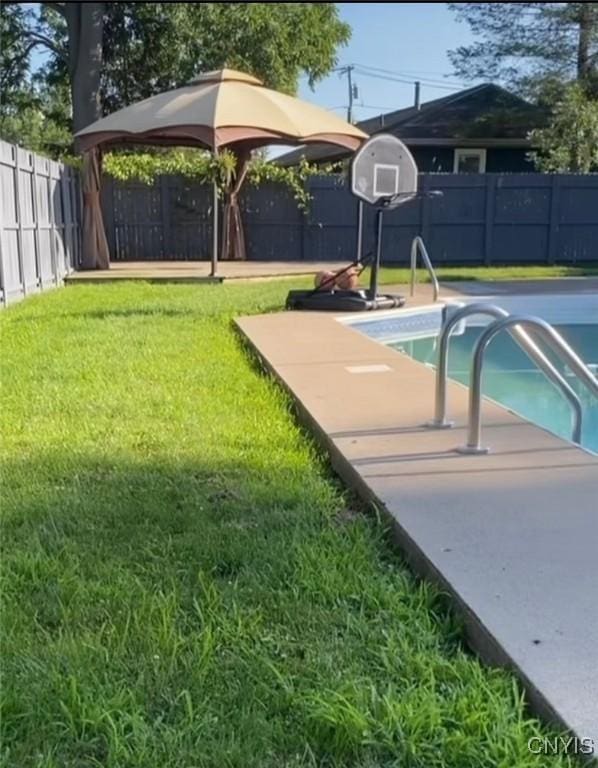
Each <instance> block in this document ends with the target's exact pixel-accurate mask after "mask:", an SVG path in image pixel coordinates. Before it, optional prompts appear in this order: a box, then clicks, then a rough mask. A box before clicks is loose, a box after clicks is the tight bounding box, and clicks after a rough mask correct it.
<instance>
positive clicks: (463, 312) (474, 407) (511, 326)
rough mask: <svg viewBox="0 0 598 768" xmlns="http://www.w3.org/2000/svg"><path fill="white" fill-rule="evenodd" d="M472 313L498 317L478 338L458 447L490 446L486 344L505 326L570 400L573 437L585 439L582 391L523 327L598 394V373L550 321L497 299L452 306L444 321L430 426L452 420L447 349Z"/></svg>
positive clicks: (468, 450) (472, 450) (480, 449)
mask: <svg viewBox="0 0 598 768" xmlns="http://www.w3.org/2000/svg"><path fill="white" fill-rule="evenodd" d="M470 315H489V316H490V317H493V318H495V319H494V322H492V323H490V325H489V326H488V327H487V328H486V329H485V331H484V332H483V333H482V335H481V336H480V338H479V339H478V341H477V343H476V345H475V347H474V351H473V360H472V366H471V381H470V387H469V423H468V432H467V443H466V444H465V445H464V446H460V447H459V448H457V451H458V452H459V453H465V454H483V453H488V451H489V449H488V448H487V447H484V446H483V445H482V405H481V401H482V368H483V364H484V353H485V351H486V348H487V347H488V345H489V344H490V342H491V341H492V339H493V338H494V337H495V336H497V335H498V334H499V333H501V331H503V330H506V331H508V333H509V334H510V335H511V337H512V338H513V339H514V340H515V341H516V342H517V343H518V344H519V346H520V347H521V348H522V349H523V350H524V352H526V354H527V355H528V357H530V358H531V360H532V361H533V362H534V363H535V364H536V365H537V366H538V368H539V369H540V370H541V371H542V372H543V373H544V375H545V376H546V377H547V378H548V379H549V380H550V381H551V382H552V383H553V384H554V385H555V386H556V387H558V388H559V389H560V390H561V392H562V393H563V395H564V396H565V397H566V399H567V400H568V401H569V404H570V405H571V408H572V411H573V429H572V436H571V439H572V441H573V442H574V443H579V442H580V441H581V429H582V418H583V412H582V407H581V402H580V400H579V397H578V396H577V394H576V393H575V392H574V390H573V389H572V388H571V386H570V385H569V384H568V383H567V381H566V380H565V378H564V377H563V376H562V374H561V373H559V371H558V370H557V369H556V368H555V367H554V365H553V364H552V363H551V362H550V360H549V359H548V358H547V357H546V355H545V354H544V353H543V352H542V350H541V349H540V348H539V347H538V346H537V344H536V343H535V341H534V340H533V339H532V338H531V337H530V335H529V334H528V333H527V331H526V330H525V328H528V329H530V330H532V331H533V332H534V333H535V334H536V335H538V336H539V337H540V338H541V339H542V341H544V342H545V343H546V344H547V345H548V346H549V347H550V349H552V351H553V352H554V353H555V354H556V355H557V356H558V357H559V358H560V359H561V360H562V361H564V362H565V363H566V364H567V365H568V366H569V368H570V369H571V371H573V373H574V374H575V375H576V376H577V377H578V378H579V379H580V380H581V381H582V382H583V383H584V384H585V385H586V386H587V388H588V389H589V390H590V392H592V393H593V394H594V396H595V397H597V398H598V379H597V378H596V377H595V376H594V375H593V374H592V372H591V371H590V369H589V368H588V367H587V366H586V364H585V363H584V362H583V360H581V359H580V358H579V357H578V356H577V355H576V353H575V352H574V351H573V349H572V348H571V347H570V346H569V344H567V342H566V341H565V340H564V339H563V337H562V336H561V335H560V334H559V333H558V332H557V331H556V330H555V329H554V328H553V327H552V326H551V325H550V324H549V323H547V322H546V321H544V320H541V319H540V318H539V317H533V316H531V315H509V313H508V312H507V311H506V310H504V309H502V307H497V306H496V305H494V304H468V305H467V306H465V307H461V308H460V309H458V310H457V311H456V312H454V313H453V314H452V315H451V316H450V317H449V318H448V320H447V321H446V322H445V323H444V325H443V327H442V330H441V332H440V336H439V340H438V365H437V367H436V390H435V409H434V418H433V419H432V421H430V422H428V423H427V425H426V426H428V427H430V428H432V429H447V428H449V427H452V426H453V422H451V421H448V420H447V418H446V388H447V377H448V349H449V340H450V335H451V332H452V331H453V329H454V328H455V327H456V325H457V324H458V323H459V322H461V321H463V320H464V319H465V318H466V317H468V316H470Z"/></svg>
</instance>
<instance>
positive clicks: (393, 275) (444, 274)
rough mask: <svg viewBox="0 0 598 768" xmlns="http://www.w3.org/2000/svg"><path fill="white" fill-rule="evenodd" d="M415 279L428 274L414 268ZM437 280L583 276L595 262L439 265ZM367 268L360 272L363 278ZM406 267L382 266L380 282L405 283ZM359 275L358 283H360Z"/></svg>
mask: <svg viewBox="0 0 598 768" xmlns="http://www.w3.org/2000/svg"><path fill="white" fill-rule="evenodd" d="M417 273H418V277H417V279H418V281H421V282H429V276H428V273H427V272H426V271H425V270H423V269H418V271H417ZM436 274H437V276H438V279H439V280H442V281H444V282H448V281H451V282H452V281H456V280H538V279H544V278H548V277H583V276H586V275H594V276H595V275H598V263H593V262H590V263H588V264H584V265H583V266H579V267H571V266H565V265H552V266H526V267H522V266H509V267H442V266H439V267H437V268H436ZM368 275H369V271H366V273H364V278H367V276H368ZM410 276H411V273H410V270H409V269H407V268H405V267H382V268H381V269H380V283H382V284H392V283H397V284H400V283H408V282H409V280H410ZM364 278H362V282H364Z"/></svg>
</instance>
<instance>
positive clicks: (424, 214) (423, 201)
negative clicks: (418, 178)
mask: <svg viewBox="0 0 598 768" xmlns="http://www.w3.org/2000/svg"><path fill="white" fill-rule="evenodd" d="M429 187H430V182H429V176H428V174H427V173H424V174H422V192H423V195H422V196H421V197H420V205H421V215H420V233H421V238H422V240H423V241H424V243H425V242H426V240H427V239H428V235H429V233H430V205H429V202H430V201H429V199H428V197H427V196H426V192H427V191H428V189H429Z"/></svg>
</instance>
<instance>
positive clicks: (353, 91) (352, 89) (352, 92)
mask: <svg viewBox="0 0 598 768" xmlns="http://www.w3.org/2000/svg"><path fill="white" fill-rule="evenodd" d="M354 69H355V66H354V65H353V64H348V65H347V66H346V67H340V68H339V69H338V70H337V71H338V72H339V73H340V74H341V75H347V85H348V88H349V106H348V107H347V122H348V123H352V122H353V99H356V98H357V86H356V85H353V70H354Z"/></svg>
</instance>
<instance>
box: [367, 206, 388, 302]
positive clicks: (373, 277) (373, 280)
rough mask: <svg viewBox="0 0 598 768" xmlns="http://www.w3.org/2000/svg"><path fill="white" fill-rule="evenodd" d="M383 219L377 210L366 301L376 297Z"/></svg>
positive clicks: (382, 213)
mask: <svg viewBox="0 0 598 768" xmlns="http://www.w3.org/2000/svg"><path fill="white" fill-rule="evenodd" d="M383 217H384V211H383V210H382V208H378V209H377V211H376V255H375V256H374V263H373V264H372V272H371V274H370V289H369V291H368V299H375V298H376V296H377V295H378V270H379V269H380V257H381V255H382V219H383Z"/></svg>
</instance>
